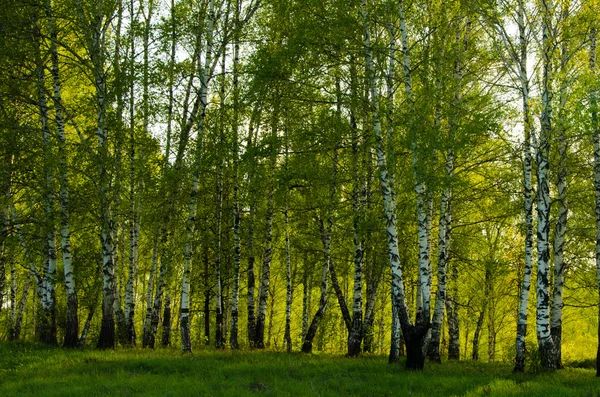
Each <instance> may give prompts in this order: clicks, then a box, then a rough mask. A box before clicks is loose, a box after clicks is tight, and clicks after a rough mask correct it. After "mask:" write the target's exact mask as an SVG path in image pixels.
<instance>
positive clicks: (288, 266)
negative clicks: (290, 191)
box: [283, 147, 293, 353]
mask: <svg viewBox="0 0 600 397" xmlns="http://www.w3.org/2000/svg"><path fill="white" fill-rule="evenodd" d="M286 157H287V147H286ZM286 166H287V160H286ZM285 201H286V202H285V211H284V217H285V275H286V277H285V278H286V293H285V331H284V336H283V340H284V343H285V346H286V350H287V352H288V353H291V352H292V333H291V327H292V298H293V296H292V292H293V291H292V257H291V248H290V225H289V223H290V220H289V214H288V203H287V193H286V199H285Z"/></svg>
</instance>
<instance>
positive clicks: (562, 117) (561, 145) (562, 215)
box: [550, 1, 570, 369]
mask: <svg viewBox="0 0 600 397" xmlns="http://www.w3.org/2000/svg"><path fill="white" fill-rule="evenodd" d="M569 6H570V2H569V1H566V2H564V3H563V4H562V6H561V8H562V9H561V24H562V34H561V39H562V44H561V61H560V71H561V74H562V76H563V77H562V81H561V84H560V92H559V108H558V123H557V124H558V126H557V127H558V131H559V136H558V172H557V183H556V187H557V193H558V197H557V202H558V218H557V220H556V226H555V234H554V289H553V291H552V317H551V325H550V333H551V335H552V339H553V342H554V350H555V356H554V358H555V360H556V368H557V369H560V368H562V313H563V306H564V301H563V290H564V286H565V261H564V246H565V235H566V233H567V213H568V202H567V142H566V130H567V123H568V121H567V120H566V117H567V116H566V106H567V89H568V85H569V80H568V77H567V74H568V72H569V70H568V66H569V65H568V60H569V54H568V49H569V36H568V32H567V29H568V28H567V19H568V18H569Z"/></svg>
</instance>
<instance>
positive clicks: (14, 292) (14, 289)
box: [8, 259, 19, 340]
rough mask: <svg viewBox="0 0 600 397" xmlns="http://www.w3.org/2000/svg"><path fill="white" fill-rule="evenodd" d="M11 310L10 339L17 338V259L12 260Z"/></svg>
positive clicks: (9, 318)
mask: <svg viewBox="0 0 600 397" xmlns="http://www.w3.org/2000/svg"><path fill="white" fill-rule="evenodd" d="M9 301H10V312H9V317H8V324H9V326H8V340H17V339H18V338H19V336H18V335H17V332H16V331H17V328H16V323H17V270H16V268H15V261H14V259H11V261H10V297H9Z"/></svg>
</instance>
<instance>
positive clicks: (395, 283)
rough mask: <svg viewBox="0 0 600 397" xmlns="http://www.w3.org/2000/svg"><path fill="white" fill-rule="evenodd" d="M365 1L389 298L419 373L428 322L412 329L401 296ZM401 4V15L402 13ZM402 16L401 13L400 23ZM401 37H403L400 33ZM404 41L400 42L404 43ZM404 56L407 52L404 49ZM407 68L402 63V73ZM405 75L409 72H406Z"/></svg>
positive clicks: (408, 364)
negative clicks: (389, 282) (390, 275)
mask: <svg viewBox="0 0 600 397" xmlns="http://www.w3.org/2000/svg"><path fill="white" fill-rule="evenodd" d="M366 3H367V2H366V0H362V22H363V28H364V50H365V63H366V72H367V79H368V80H367V82H368V86H369V88H370V89H369V91H370V97H371V98H370V99H371V101H370V106H371V113H372V120H373V130H374V133H375V141H376V145H375V149H376V153H377V164H378V166H379V173H380V180H381V190H382V195H383V202H384V218H385V221H386V233H387V242H388V255H389V259H390V267H391V270H392V294H393V295H394V300H395V301H396V304H397V307H398V316H399V319H400V324H401V327H402V332H403V334H404V337H405V339H406V347H407V361H406V367H407V369H411V370H422V369H423V366H424V364H425V355H424V353H423V348H422V346H423V340H424V339H425V335H426V334H427V330H428V328H429V318H427V320H426V321H425V322H421V323H419V324H417V325H416V326H414V325H413V324H412V323H411V321H410V316H409V312H408V307H407V304H406V296H405V293H404V281H403V278H402V269H401V268H400V255H399V251H398V233H397V230H396V202H395V195H394V193H393V187H392V186H391V185H390V180H389V174H388V170H387V163H386V160H385V153H384V151H383V137H382V133H381V123H380V121H379V94H378V92H377V81H376V78H375V73H374V70H373V55H372V49H371V39H370V32H369V30H370V29H369V22H368V14H367V10H366V6H367V4H366ZM401 4H402V3H401V2H400V7H399V8H400V11H402V7H401ZM402 16H403V13H402V12H401V19H402V20H403V18H402ZM403 34H406V32H405V29H403ZM404 41H405V40H403V42H404ZM405 56H407V54H406V49H405ZM406 67H407V65H406V62H405V69H406ZM405 72H408V71H406V70H405ZM422 276H423V278H422V280H421V282H422V284H423V280H424V281H425V283H424V284H425V285H424V287H425V288H427V282H428V280H427V274H422Z"/></svg>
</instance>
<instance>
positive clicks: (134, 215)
mask: <svg viewBox="0 0 600 397" xmlns="http://www.w3.org/2000/svg"><path fill="white" fill-rule="evenodd" d="M133 3H134V2H133V0H131V2H130V4H129V14H130V15H131V16H132V18H133V15H134V7H133ZM130 30H131V31H130V37H131V47H130V58H129V76H130V78H131V83H130V85H129V122H130V125H129V145H130V146H129V223H130V224H129V266H128V278H127V286H126V287H125V340H126V343H127V344H128V345H130V346H135V345H136V333H135V323H134V319H135V294H134V287H135V279H136V273H137V257H138V247H139V235H140V221H141V217H140V214H139V204H138V203H137V202H136V180H135V179H136V178H135V175H136V169H135V108H134V105H135V96H134V93H133V91H134V86H135V84H134V80H133V76H134V73H135V40H133V37H134V31H133V24H132V25H131V28H130ZM146 61H147V55H146V52H144V72H145V71H146V68H147V65H146ZM171 66H172V65H171ZM146 77H147V76H146V74H144V78H146ZM146 83H147V80H146V79H144V86H145V85H146ZM144 99H145V98H144ZM145 110H146V107H144V111H145ZM146 134H147V131H144V135H146Z"/></svg>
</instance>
